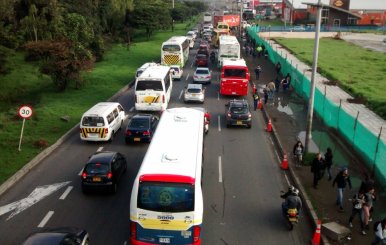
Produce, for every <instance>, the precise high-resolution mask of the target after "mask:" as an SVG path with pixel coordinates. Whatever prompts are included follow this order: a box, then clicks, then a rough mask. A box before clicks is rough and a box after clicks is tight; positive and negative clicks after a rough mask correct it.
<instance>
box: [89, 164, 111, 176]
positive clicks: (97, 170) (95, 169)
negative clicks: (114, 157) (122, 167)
mask: <svg viewBox="0 0 386 245" xmlns="http://www.w3.org/2000/svg"><path fill="white" fill-rule="evenodd" d="M85 171H86V172H87V173H89V174H103V173H106V172H108V171H109V164H108V163H105V162H98V161H97V162H89V163H87V165H86V168H85Z"/></svg>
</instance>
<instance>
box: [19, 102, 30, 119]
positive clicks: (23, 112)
mask: <svg viewBox="0 0 386 245" xmlns="http://www.w3.org/2000/svg"><path fill="white" fill-rule="evenodd" d="M19 116H20V117H22V118H24V119H28V118H30V117H32V107H30V106H28V105H23V106H22V107H20V108H19Z"/></svg>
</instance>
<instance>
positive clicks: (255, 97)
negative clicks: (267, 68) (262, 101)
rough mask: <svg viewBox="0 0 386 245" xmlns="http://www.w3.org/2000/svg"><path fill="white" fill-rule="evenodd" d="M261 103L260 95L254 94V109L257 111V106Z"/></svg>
mask: <svg viewBox="0 0 386 245" xmlns="http://www.w3.org/2000/svg"><path fill="white" fill-rule="evenodd" d="M258 103H259V95H257V93H255V94H253V108H254V110H255V111H256V109H257V104H258Z"/></svg>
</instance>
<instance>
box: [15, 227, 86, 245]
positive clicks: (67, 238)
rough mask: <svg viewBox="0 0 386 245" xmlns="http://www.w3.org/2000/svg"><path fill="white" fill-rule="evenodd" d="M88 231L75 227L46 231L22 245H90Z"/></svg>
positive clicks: (38, 233)
mask: <svg viewBox="0 0 386 245" xmlns="http://www.w3.org/2000/svg"><path fill="white" fill-rule="evenodd" d="M88 244H89V235H88V233H87V231H85V230H83V229H79V228H75V227H63V228H53V229H46V230H44V231H40V232H36V233H33V234H31V235H30V236H28V238H27V239H26V240H24V242H23V243H22V245H88Z"/></svg>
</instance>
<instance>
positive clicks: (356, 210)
mask: <svg viewBox="0 0 386 245" xmlns="http://www.w3.org/2000/svg"><path fill="white" fill-rule="evenodd" d="M364 203H365V195H364V194H363V193H362V192H359V193H358V194H356V195H354V196H353V198H352V205H353V207H352V212H351V215H350V218H349V220H348V223H349V225H350V228H352V227H353V224H352V221H353V219H354V217H355V216H356V215H358V216H359V224H360V226H361V229H362V235H366V232H365V225H364V223H363V220H362V210H363V209H362V207H363V204H364Z"/></svg>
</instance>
